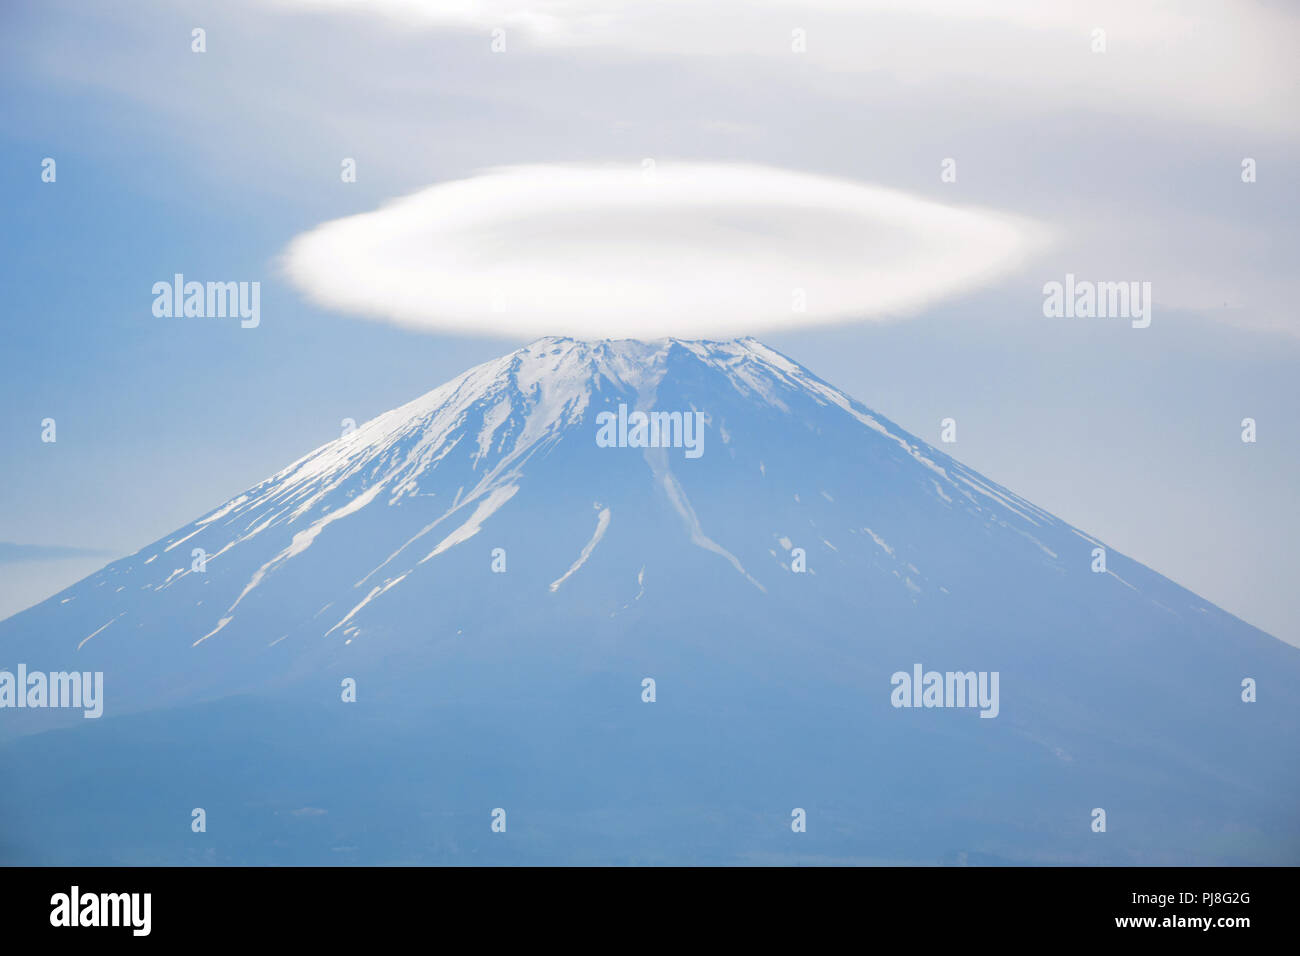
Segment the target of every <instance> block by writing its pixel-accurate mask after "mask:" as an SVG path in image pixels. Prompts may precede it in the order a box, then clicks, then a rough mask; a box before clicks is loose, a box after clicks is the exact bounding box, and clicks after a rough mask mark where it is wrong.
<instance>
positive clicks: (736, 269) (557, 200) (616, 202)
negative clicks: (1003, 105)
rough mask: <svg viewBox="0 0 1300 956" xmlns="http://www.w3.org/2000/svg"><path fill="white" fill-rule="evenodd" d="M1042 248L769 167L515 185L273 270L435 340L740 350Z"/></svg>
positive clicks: (514, 172)
mask: <svg viewBox="0 0 1300 956" xmlns="http://www.w3.org/2000/svg"><path fill="white" fill-rule="evenodd" d="M1039 235H1040V231H1039V230H1038V229H1037V227H1035V226H1034V225H1033V224H1031V223H1028V222H1026V221H1024V220H1020V219H1016V218H1012V217H1009V216H1005V215H1002V214H998V213H994V212H990V211H988V210H977V209H970V208H956V207H952V206H947V205H944V204H941V203H937V202H932V201H930V200H926V199H921V198H918V197H915V196H911V195H908V194H906V193H902V192H898V191H896V190H892V189H885V188H882V187H879V186H872V185H866V184H861V183H855V182H850V181H847V180H840V179H832V178H828V177H823V176H816V175H810V174H807V173H796V172H790V171H785V170H778V169H771V168H766V167H761V166H752V165H733V164H700V163H684V164H660V165H659V166H658V167H655V166H652V165H649V164H646V165H643V166H631V167H628V166H592V165H552V166H512V167H504V168H499V169H493V170H488V171H486V172H484V173H482V174H480V175H477V176H474V177H472V178H469V179H463V180H458V181H455V182H448V183H440V184H438V185H435V186H430V187H428V188H427V189H424V190H421V191H420V192H417V193H414V194H412V195H409V196H406V197H403V198H401V199H397V200H395V201H393V202H390V203H388V204H387V205H385V206H383V207H381V208H380V209H377V210H375V211H374V212H369V213H363V214H361V215H356V216H348V217H346V218H343V219H336V220H333V221H331V222H326V223H324V224H322V225H320V226H317V227H316V228H315V229H312V230H309V231H308V232H305V233H303V234H301V235H299V236H297V237H296V238H295V239H294V240H293V241H292V242H291V243H290V244H289V246H288V248H287V249H286V250H285V253H284V266H285V271H286V273H287V275H288V276H289V278H290V280H291V281H292V282H293V283H294V284H295V285H296V286H297V287H298V288H299V289H300V290H301V291H302V292H303V293H304V294H305V295H306V296H307V297H309V298H310V299H312V300H313V301H315V302H317V303H318V304H320V305H323V306H326V307H329V308H332V309H337V310H339V311H343V312H350V313H354V314H356V315H359V316H363V317H366V318H372V319H376V320H379V321H386V322H393V323H397V324H399V325H405V326H411V327H415V328H421V329H428V330H430V331H450V332H463V333H471V334H484V335H504V336H537V335H547V334H566V335H576V336H583V337H605V336H630V337H641V338H653V337H659V336H666V335H676V336H696V337H698V336H732V335H743V334H755V333H759V332H763V331H766V330H769V329H774V328H788V327H795V326H803V325H811V324H820V323H826V322H834V321H845V320H861V319H882V318H890V317H898V316H903V315H907V314H908V313H912V312H915V311H916V310H918V309H920V308H921V307H923V306H925V305H928V304H930V303H932V302H935V301H938V300H940V299H943V298H947V297H950V296H953V295H956V294H958V293H961V292H964V291H967V290H969V289H972V288H974V287H977V286H979V285H982V284H985V283H987V282H989V281H991V280H993V279H995V278H997V277H998V276H1000V275H1002V274H1004V273H1005V272H1007V271H1008V270H1009V269H1011V268H1014V267H1015V266H1017V265H1019V264H1020V263H1021V262H1022V261H1023V260H1024V258H1025V257H1026V256H1027V254H1028V252H1029V250H1030V249H1031V248H1032V247H1033V245H1034V244H1035V242H1036V241H1037V239H1038V237H1039Z"/></svg>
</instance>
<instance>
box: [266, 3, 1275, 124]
mask: <svg viewBox="0 0 1300 956" xmlns="http://www.w3.org/2000/svg"><path fill="white" fill-rule="evenodd" d="M277 2H278V3H280V4H283V5H288V6H290V7H295V8H299V9H309V10H328V11H336V12H339V11H363V12H364V13H365V14H366V15H371V16H374V15H379V16H383V17H386V18H387V19H389V20H390V21H391V22H393V23H396V24H399V25H400V26H401V27H403V28H406V29H421V28H424V29H433V30H455V31H470V32H479V33H482V34H483V35H484V37H485V38H486V37H487V35H488V34H489V33H490V32H491V31H493V30H496V29H502V30H505V31H506V37H507V41H508V46H507V49H510V50H518V49H521V48H527V47H529V46H532V47H536V48H540V49H585V50H589V51H593V52H597V53H599V52H601V51H604V52H606V53H634V54H638V55H646V56H652V57H664V58H671V59H680V58H682V57H693V58H718V57H727V56H760V57H769V58H783V59H785V60H786V61H789V62H793V61H791V56H792V51H791V43H792V31H794V30H796V29H798V30H801V31H803V33H804V36H805V39H806V52H805V53H804V54H803V55H802V56H801V57H800V60H799V63H800V65H801V67H802V68H806V69H807V70H808V71H813V72H814V73H815V72H816V71H822V72H823V73H826V74H830V75H832V76H835V77H837V78H838V79H837V86H842V84H843V82H844V78H845V76H846V75H847V76H852V75H854V74H857V79H856V80H855V81H854V82H861V81H862V79H863V77H864V75H868V76H875V77H891V78H893V79H895V80H897V81H900V82H903V83H905V84H907V85H908V86H909V87H914V88H917V89H930V90H944V91H947V92H948V93H949V94H950V95H953V96H961V97H974V98H977V99H983V100H985V101H988V102H990V103H993V104H999V103H1005V102H1007V101H1012V102H1014V103H1015V105H1016V108H1017V109H1018V110H1019V111H1020V112H1021V113H1026V112H1030V111H1037V112H1044V113H1054V112H1058V111H1060V110H1061V109H1073V108H1079V107H1085V108H1089V109H1094V110H1103V111H1106V112H1114V111H1120V112H1124V113H1130V114H1138V115H1147V116H1155V117H1160V118H1162V119H1163V118H1164V117H1165V116H1166V115H1167V114H1174V115H1176V116H1179V117H1181V118H1182V119H1183V120H1185V121H1189V122H1194V123H1207V122H1208V123H1213V124H1216V125H1223V126H1229V127H1243V126H1244V127H1247V128H1253V129H1258V130H1265V131H1268V132H1270V133H1279V134H1283V135H1285V136H1287V137H1290V138H1294V137H1295V136H1296V135H1297V133H1300V111H1297V110H1296V109H1295V108H1294V104H1295V101H1296V98H1297V96H1300V70H1297V69H1296V66H1295V50H1296V46H1297V43H1300V17H1297V15H1296V13H1295V11H1293V10H1288V9H1286V7H1285V6H1284V5H1282V4H1279V5H1278V7H1277V8H1270V7H1268V6H1265V5H1263V4H1252V3H1245V2H1240V3H1225V2H1223V0H1180V2H1161V0H1089V2H1087V3H1078V2H1060V0H983V2H971V0H764V2H762V3H757V2H755V0H707V2H703V0H277ZM1095 30H1102V31H1104V33H1105V39H1106V52H1105V53H1094V52H1093V39H1094V36H1093V31H1095ZM486 46H487V44H486V39H485V43H484V48H485V49H486ZM804 82H811V80H810V78H807V77H805V78H804ZM874 82H875V81H874V80H872V81H869V82H867V83H866V84H865V86H866V87H870V86H872V85H873V83H874ZM840 92H841V94H842V93H843V91H842V90H840Z"/></svg>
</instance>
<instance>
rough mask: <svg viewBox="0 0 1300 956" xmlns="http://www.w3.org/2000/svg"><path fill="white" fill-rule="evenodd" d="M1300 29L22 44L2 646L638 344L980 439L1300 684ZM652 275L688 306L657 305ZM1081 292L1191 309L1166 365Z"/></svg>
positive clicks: (6, 404) (825, 18)
mask: <svg viewBox="0 0 1300 956" xmlns="http://www.w3.org/2000/svg"><path fill="white" fill-rule="evenodd" d="M972 10H974V11H976V12H974V13H972V12H971V11H972ZM1298 17H1300V14H1297V12H1296V10H1295V8H1294V7H1292V6H1290V5H1288V4H1282V3H1251V2H1248V0H1238V2H1233V3H1208V2H1200V3H1198V2H1187V3H1180V4H1164V3H1142V2H1126V3H1087V4H1083V3H1077V4H1072V3H1061V4H1046V3H1031V2H1024V3H1018V2H1007V3H1000V4H992V3H990V4H958V3H949V2H938V0H915V2H909V3H902V2H898V3H893V2H869V0H855V2H848V0H843V2H832V0H818V2H813V3H782V2H779V0H777V2H771V3H765V4H762V5H757V4H753V3H741V2H731V0H721V2H717V3H707V4H705V3H696V2H691V3H687V2H662V0H661V2H657V3H637V4H632V3H610V2H606V3H600V4H597V3H594V2H586V0H567V2H551V3H540V4H515V3H507V2H488V3H478V4H473V3H433V2H429V3H424V2H421V0H366V2H364V3H362V2H356V3H349V2H345V0H278V2H240V0H235V2H227V3H221V4H211V3H192V4H187V3H183V2H170V3H162V2H158V3H150V2H147V0H145V2H138V3H133V4H130V5H98V4H96V5H86V4H81V3H72V2H67V3H64V2H59V0H49V2H40V3H36V2H27V0H10V2H8V3H5V4H4V5H3V7H2V8H0V78H2V82H0V124H2V125H0V137H2V138H0V143H2V151H0V173H2V175H0V209H3V210H4V212H3V215H4V217H5V225H6V228H5V229H4V232H3V236H4V239H3V241H4V253H5V255H4V260H3V261H4V263H5V265H4V267H3V277H4V289H5V302H6V306H7V308H6V310H5V315H4V322H5V327H4V335H3V338H2V339H0V343H2V344H0V403H2V406H3V409H4V411H3V414H0V443H2V444H0V447H3V448H4V464H5V468H4V477H5V483H4V484H5V488H6V493H5V495H4V496H3V498H2V499H0V614H5V613H11V612H13V611H16V610H18V609H20V608H22V607H25V606H28V605H30V604H31V603H34V602H35V601H37V600H40V599H42V598H44V597H46V596H48V594H50V593H53V592H54V591H55V590H57V589H58V588H60V587H62V586H64V585H66V584H68V583H71V582H72V581H73V580H75V579H77V578H79V577H81V576H83V575H84V574H86V573H89V572H90V571H92V570H94V569H96V568H97V567H99V566H100V565H102V563H103V562H104V560H105V557H104V555H103V552H107V553H108V554H109V555H110V556H116V555H121V554H126V553H130V552H132V551H134V550H136V549H137V548H139V547H141V546H143V545H144V544H146V543H148V542H150V541H152V540H154V539H155V538H157V537H159V536H161V535H163V534H165V533H166V532H168V531H170V530H172V529H174V528H176V527H177V526H179V525H181V524H183V523H185V522H187V521H189V520H192V519H193V518H195V517H196V516H198V515H199V514H201V513H203V512H205V511H208V510H210V509H211V508H212V507H213V506H214V505H216V504H218V503H220V502H221V501H223V500H225V499H226V498H228V497H230V496H232V495H233V494H236V493H237V492H239V491H240V490H242V489H243V488H245V487H247V486H249V485H251V484H253V483H255V482H257V481H259V480H260V479H262V478H263V477H265V476H267V475H268V474H270V473H272V472H274V471H276V470H278V469H279V468H280V467H282V466H283V465H285V464H287V463H288V462H289V461H291V460H292V459H294V458H296V457H297V456H299V455H300V454H302V453H303V452H305V451H307V450H309V449H310V448H312V447H315V446H316V445H318V444H320V443H322V442H324V441H326V440H328V439H330V438H332V437H335V436H337V434H338V433H339V430H340V421H341V420H342V419H343V418H348V417H350V418H354V419H356V420H357V421H361V420H363V419H365V418H368V417H370V416H372V415H374V414H377V413H379V412H382V411H384V410H386V409H388V408H391V407H393V406H395V405H397V404H400V403H401V402H404V401H406V400H409V399H410V398H413V397H414V396H415V395H417V394H420V393H422V392H424V391H427V390H428V389H430V388H432V387H434V386H435V385H437V384H439V383H441V382H442V381H444V380H446V379H447V378H449V377H451V376H452V375H454V374H456V373H458V372H460V371H462V370H463V369H464V368H466V367H467V366H468V365H470V364H472V363H474V362H478V361H482V360H485V359H488V358H491V357H493V356H495V355H498V354H500V353H502V352H505V351H508V350H509V349H511V348H514V347H517V346H518V345H521V344H523V343H524V342H525V341H527V340H529V339H531V338H534V337H536V336H537V335H540V334H543V333H544V332H548V331H555V332H568V331H575V330H576V331H580V332H582V333H584V334H590V335H602V334H611V335H613V334H624V333H626V332H627V331H628V330H629V328H631V329H632V330H633V331H636V332H637V334H643V333H644V334H652V333H654V332H655V331H657V330H662V331H666V332H672V333H673V334H679V335H690V334H699V335H717V334H742V333H744V332H747V331H753V332H755V334H759V335H760V336H761V337H762V338H763V339H764V341H767V342H768V343H769V344H772V345H773V346H775V347H777V348H779V349H781V350H782V351H785V352H786V353H788V354H789V355H791V356H792V357H793V358H795V359H797V360H798V361H800V362H802V363H803V364H805V365H806V366H808V367H809V368H810V369H811V370H812V371H814V372H815V373H817V374H819V375H821V376H822V377H823V378H826V379H828V380H829V381H831V382H833V383H834V384H836V385H839V386H841V387H842V388H844V389H845V390H846V391H848V392H849V393H850V394H853V395H854V396H856V397H858V398H860V399H862V400H863V401H864V402H866V403H867V404H868V405H869V406H871V407H873V408H875V409H877V410H878V411H880V412H881V413H882V414H884V415H886V416H888V417H890V418H892V419H894V420H895V421H897V422H899V423H900V424H901V425H903V426H904V427H907V428H909V429H910V430H912V431H913V432H915V433H916V434H917V435H919V436H920V437H922V438H925V439H927V440H929V441H932V442H936V443H937V442H938V440H939V422H940V419H942V418H945V417H953V418H955V419H956V420H957V423H958V441H957V444H956V445H955V446H951V447H946V448H945V450H948V451H950V452H952V453H953V454H954V455H955V456H956V457H958V458H960V459H962V460H964V461H966V462H968V463H969V464H971V465H972V466H974V467H976V468H978V469H979V470H981V471H983V472H984V473H985V474H987V475H989V476H990V477H991V478H993V479H995V480H997V481H999V482H1001V483H1003V484H1005V485H1007V486H1009V487H1010V488H1012V489H1013V490H1015V491H1016V492H1018V493H1020V494H1022V495H1024V496H1025V497H1027V498H1029V499H1030V500H1031V501H1034V502H1035V503H1036V504H1038V505H1040V506H1042V507H1044V508H1047V509H1048V510H1050V511H1052V512H1054V513H1056V514H1058V515H1060V516H1061V517H1062V518H1064V519H1065V520H1067V521H1070V522H1071V523H1073V524H1075V525H1077V526H1079V527H1081V528H1082V529H1084V530H1085V531H1087V532H1089V533H1090V534H1093V535H1095V536H1097V537H1099V538H1100V539H1102V540H1104V541H1106V542H1107V543H1108V544H1109V545H1110V546H1112V547H1114V548H1117V549H1119V550H1121V551H1123V552H1125V553H1127V554H1130V555H1132V556H1133V557H1135V558H1136V559H1138V560H1140V561H1142V562H1144V563H1146V564H1148V565H1150V566H1151V567H1153V568H1155V569H1156V570H1158V571H1160V572H1161V573H1164V574H1166V575H1168V576H1169V577H1171V578H1173V579H1174V580H1175V581H1177V582H1178V583H1180V584H1183V585H1185V586H1187V587H1189V588H1191V589H1192V590H1194V591H1196V592H1198V593H1199V594H1201V595H1203V596H1205V597H1206V598H1208V599H1210V600H1212V601H1214V602H1216V603H1218V604H1220V605H1221V606H1223V607H1225V608H1226V609H1227V610H1229V611H1231V612H1233V613H1235V614H1238V615H1239V616H1241V617H1243V618H1244V619H1245V620H1247V621H1249V622H1250V623H1252V624H1255V625H1257V626H1259V627H1262V628H1264V629H1265V630H1268V631H1270V632H1272V633H1274V634H1277V635H1278V636H1280V637H1283V638H1284V639H1287V640H1290V641H1292V642H1294V643H1300V589H1298V588H1296V587H1295V585H1294V581H1295V578H1296V576H1297V571H1300V559H1297V557H1296V551H1295V542H1296V541H1298V540H1300V505H1298V504H1297V495H1296V493H1295V489H1296V479H1295V476H1296V475H1297V474H1298V473H1300V425H1298V424H1297V421H1296V415H1297V410H1298V408H1297V406H1298V403H1297V394H1298V391H1300V390H1298V388H1297V380H1298V379H1300V375H1298V374H1297V373H1300V320H1297V318H1296V316H1295V305H1294V303H1295V291H1296V290H1295V282H1294V278H1293V276H1294V274H1295V267H1294V262H1295V257H1296V253H1297V250H1298V249H1300V243H1298V242H1297V228H1300V227H1297V224H1296V223H1297V215H1296V213H1297V211H1298V209H1297V195H1298V194H1297V183H1296V173H1295V170H1296V169H1297V168H1298V167H1297V160H1298V159H1300V156H1298V155H1297V154H1298V152H1300V150H1297V145H1298V140H1300V110H1297V109H1296V104H1297V102H1300V95H1298V94H1300V68H1298V67H1297V66H1296V65H1295V56H1294V52H1295V50H1296V49H1298V48H1300V42H1298V41H1300V19H1298ZM196 27H201V28H203V29H204V30H205V31H206V45H207V52H205V53H201V54H200V53H194V52H192V51H191V42H192V40H191V31H192V30H193V29H194V28H196ZM496 30H503V31H504V33H497V34H495V35H494V31H496ZM1097 30H1103V31H1104V43H1105V52H1095V51H1094V47H1095V46H1096V45H1097V43H1098V40H1099V34H1097V33H1096V31H1097ZM502 41H504V50H500V52H494V50H493V45H494V42H495V44H496V46H497V47H498V49H499V48H500V46H501V44H502ZM799 50H802V52H798V51H799ZM46 157H52V158H54V159H55V160H56V162H57V180H56V181H55V182H54V183H44V182H42V181H41V163H42V160H43V159H44V158H46ZM345 158H351V159H354V160H355V162H356V170H357V176H356V182H354V183H345V182H343V181H341V176H340V170H341V164H342V162H343V160H344V159H345ZM1246 159H1251V160H1253V161H1254V162H1253V168H1254V170H1255V173H1256V178H1257V181H1255V182H1249V183H1247V182H1243V179H1242V171H1243V165H1242V164H1243V161H1244V160H1246ZM647 160H651V161H652V162H651V163H647V162H646V161H647ZM945 160H954V161H955V163H954V164H949V165H948V166H947V167H945ZM576 168H580V169H582V170H585V171H586V172H585V173H583V174H582V175H575V172H574V170H575V169H576ZM945 168H948V169H950V170H954V169H955V173H956V177H955V181H944V180H943V178H942V177H941V174H942V173H943V171H944V169H945ZM493 171H495V172H493ZM706 173H707V175H709V176H714V177H716V179H715V180H711V181H707V182H706V180H705V179H704V178H702V177H704V176H705V174H706ZM584 176H585V177H586V181H587V182H588V184H589V185H587V186H585V187H584ZM494 177H495V178H494ZM949 178H950V179H951V176H950V177H949ZM708 182H712V183H713V185H708ZM643 187H644V188H645V189H651V190H655V189H657V190H658V193H656V194H653V196H654V198H653V199H652V200H648V199H646V197H645V196H644V195H643V193H642V192H638V190H642V189H643ZM649 202H653V205H654V210H655V211H654V216H653V218H652V219H651V220H647V219H646V218H645V217H644V215H643V210H644V207H645V205H646V204H647V203H649ZM358 217H359V218H358ZM322 237H323V238H322ZM295 240H297V241H296V242H295ZM854 249H860V250H865V252H863V254H862V255H861V256H858V257H856V258H855V256H854V255H852V254H851V253H852V250H854ZM466 250H470V251H473V252H475V256H476V257H475V258H473V261H472V262H471V261H470V259H468V258H465V257H466V256H467V255H468V253H467V252H466ZM457 256H461V257H462V258H460V259H457V258H456V257H457ZM645 260H651V261H654V262H655V263H657V266H658V268H660V269H661V270H662V271H661V272H660V273H657V274H655V275H654V276H653V277H652V278H654V279H657V280H660V281H655V282H651V283H650V284H649V285H648V286H647V288H652V289H654V290H655V295H656V296H658V298H656V299H655V300H654V301H653V302H651V303H649V304H647V303H646V298H645V296H638V295H625V296H623V297H622V301H620V296H619V295H618V294H617V292H618V290H624V291H626V290H627V289H628V288H629V284H630V283H634V282H636V281H638V279H643V278H645V276H644V275H642V274H640V273H638V272H637V265H636V264H637V263H638V262H639V261H645ZM507 267H508V268H507ZM438 270H441V271H438ZM747 270H748V271H747ZM782 270H786V271H782ZM176 272H182V273H184V274H185V275H186V276H187V277H190V278H194V279H199V280H207V279H213V280H231V281H252V280H257V281H260V282H261V283H262V300H261V324H260V325H259V326H258V327H257V328H256V329H241V328H240V326H239V323H238V321H237V320H226V319H188V320H169V319H159V318H156V317H154V315H153V314H152V312H151V305H152V302H153V296H152V294H151V291H150V290H151V287H152V285H153V283H154V282H156V281H159V280H169V279H170V278H171V276H172V275H173V274H174V273H176ZM755 273H757V274H763V275H768V276H772V277H773V279H772V284H771V287H770V288H758V289H754V288H750V290H749V292H750V295H749V297H748V298H746V297H738V296H734V295H731V294H730V293H729V292H728V290H729V289H735V288H738V287H743V286H744V284H745V283H744V282H743V280H744V278H745V277H746V276H747V275H749V274H755ZM1067 273H1072V274H1074V275H1076V276H1078V277H1080V278H1082V279H1092V280H1097V281H1128V280H1133V281H1145V282H1150V283H1151V287H1152V297H1153V300H1154V306H1153V311H1152V322H1151V325H1150V327H1148V328H1145V329H1138V328H1133V327H1132V326H1131V325H1130V323H1129V322H1128V321H1126V320H1115V319H1048V318H1045V317H1044V315H1043V309H1042V305H1043V293H1042V288H1043V285H1044V283H1046V282H1050V281H1054V280H1055V281H1061V280H1063V279H1064V277H1065V275H1066V274H1067ZM430 276H435V277H436V279H437V281H436V282H435V281H432V280H431V279H430ZM593 277H601V278H602V280H603V284H602V283H601V282H596V281H594V279H593ZM611 277H612V278H611ZM796 285H797V287H799V288H801V289H803V291H804V292H805V293H806V309H805V310H804V311H802V312H800V311H795V310H794V309H792V308H791V307H790V305H789V301H790V293H791V291H792V289H793V288H794V287H796ZM304 286H306V287H307V291H308V292H310V293H311V294H304ZM493 289H505V290H506V293H507V294H505V295H504V296H503V297H502V298H503V299H504V301H503V302H496V303H492V302H487V303H486V304H485V297H489V296H485V293H491V292H492V290H493ZM561 294H564V295H570V296H572V298H570V299H563V300H560V299H558V298H557V297H558V296H560V295H561ZM543 299H544V300H545V301H546V302H549V303H551V305H552V306H553V307H554V306H555V304H556V303H557V302H559V304H560V305H562V306H563V308H562V309H558V310H554V309H553V311H551V312H547V311H546V310H545V309H543V308H542V306H541V305H540V304H539V303H541V301H542V300H543ZM512 300H513V301H512ZM521 300H528V301H526V302H521ZM634 306H636V307H634ZM642 306H644V308H642ZM651 306H653V307H651ZM751 314H752V319H750V318H747V316H749V315H751ZM668 318H671V325H668V324H667V319H668ZM376 319H377V320H379V321H374V320H376ZM751 321H752V323H753V325H752V326H751V325H749V323H750V322H751ZM555 325H563V326H564V327H563V328H553V327H552V326H555ZM47 417H52V418H54V419H55V420H56V421H57V428H58V433H57V434H58V441H57V442H56V443H54V444H46V443H42V442H41V441H40V431H41V421H42V419H44V418H47ZM1244 417H1252V418H1254V419H1256V421H1257V422H1258V436H1259V440H1258V442H1256V443H1254V444H1245V443H1243V442H1242V441H1241V440H1240V432H1241V429H1240V422H1241V420H1242V419H1243V418H1244ZM13 545H23V546H33V547H35V548H38V549H45V550H32V549H31V548H27V549H24V548H19V547H14V546H13ZM57 549H76V550H79V551H82V552H89V553H84V554H71V555H70V554H69V553H67V552H66V551H60V550H57Z"/></svg>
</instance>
